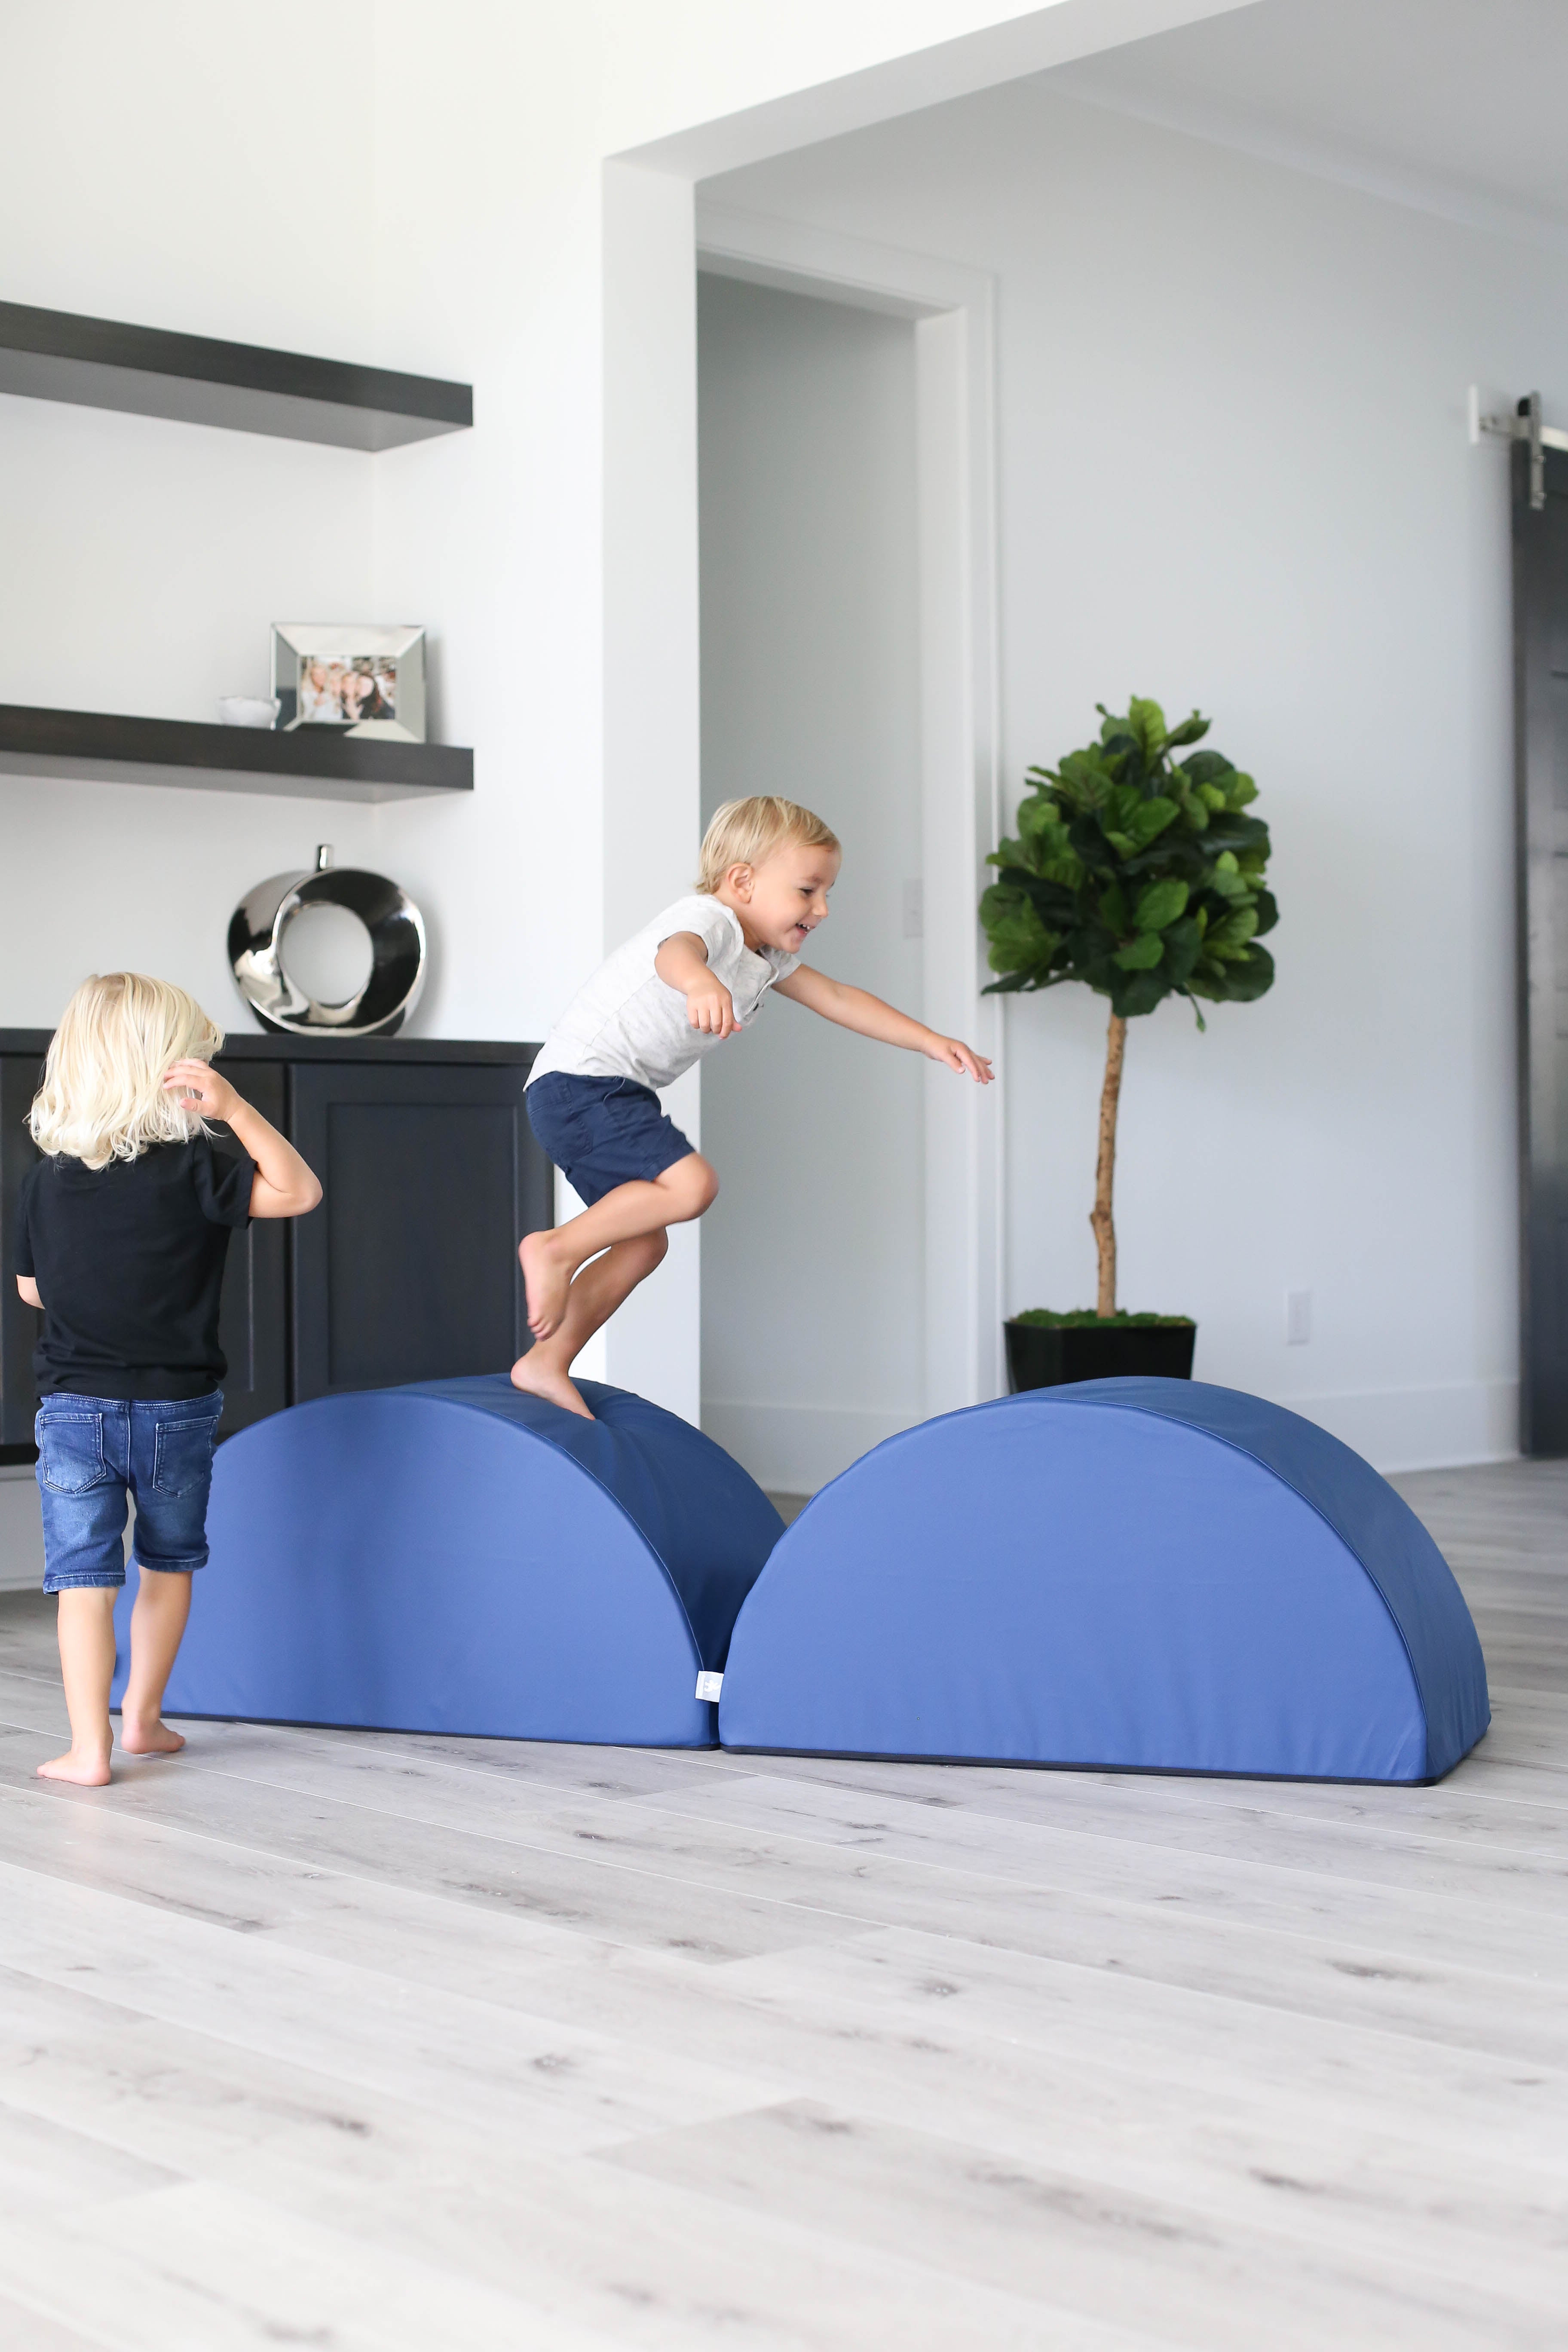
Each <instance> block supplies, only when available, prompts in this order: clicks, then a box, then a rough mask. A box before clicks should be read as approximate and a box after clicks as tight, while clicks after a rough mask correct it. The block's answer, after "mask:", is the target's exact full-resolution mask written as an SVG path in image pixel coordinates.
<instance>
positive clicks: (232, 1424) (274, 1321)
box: [215, 1055, 289, 1438]
mask: <svg viewBox="0 0 1568 2352" xmlns="http://www.w3.org/2000/svg"><path fill="white" fill-rule="evenodd" d="M216 1067H217V1068H218V1069H220V1070H221V1071H222V1072H223V1074H224V1076H225V1077H226V1078H232V1079H233V1081H234V1083H235V1085H236V1086H237V1087H238V1088H239V1089H240V1091H241V1093H242V1094H243V1095H244V1096H245V1098H246V1100H247V1102H249V1103H251V1104H253V1105H254V1106H255V1108H257V1109H258V1111H259V1112H260V1113H261V1116H262V1118H265V1119H268V1120H270V1122H271V1124H272V1125H273V1126H274V1127H276V1128H279V1129H282V1130H283V1131H284V1132H285V1133H287V1131H288V1099H287V1081H286V1078H285V1075H284V1068H283V1065H282V1063H281V1062H252V1061H244V1062H230V1061H229V1060H228V1059H227V1058H226V1056H224V1055H219V1057H218V1061H217V1064H216ZM215 1135H216V1140H217V1141H218V1143H219V1144H220V1145H223V1144H227V1143H229V1142H231V1140H232V1139H231V1138H230V1136H229V1133H228V1130H227V1129H226V1128H222V1127H220V1128H217V1129H215ZM288 1251H289V1224H288V1220H287V1219H286V1218H282V1217H268V1218H266V1219H264V1220H263V1221H262V1222H261V1223H257V1224H252V1225H251V1226H249V1227H248V1228H247V1231H246V1232H244V1233H243V1234H230V1235H229V1239H228V1260H227V1263H226V1265H225V1267H224V1276H223V1297H222V1300H221V1302H220V1305H219V1308H218V1322H217V1336H218V1345H219V1346H220V1347H221V1348H222V1349H223V1352H224V1354H225V1355H226V1358H227V1359H228V1370H227V1371H226V1373H225V1375H224V1382H223V1394H224V1407H223V1419H222V1421H221V1422H220V1423H218V1435H219V1437H220V1438H223V1437H232V1436H233V1435H234V1433H235V1431H236V1430H237V1429H248V1427H249V1426H250V1424H251V1423H252V1422H253V1421H264V1420H265V1419H266V1417H267V1415H268V1413H269V1412H282V1410H283V1407H284V1406H285V1405H286V1404H287V1403H288V1402H289V1267H288Z"/></svg>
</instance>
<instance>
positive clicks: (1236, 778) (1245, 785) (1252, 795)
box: [1225, 768, 1258, 809]
mask: <svg viewBox="0 0 1568 2352" xmlns="http://www.w3.org/2000/svg"><path fill="white" fill-rule="evenodd" d="M1225 797H1226V803H1227V804H1228V806H1230V807H1231V808H1233V809H1239V808H1245V807H1246V806H1247V802H1248V801H1255V800H1256V799H1257V798H1258V786H1257V785H1256V784H1255V783H1254V782H1253V781H1252V778H1251V777H1250V776H1244V775H1243V774H1242V772H1241V770H1240V769H1239V768H1234V769H1233V770H1232V771H1231V772H1230V774H1229V775H1228V776H1227V777H1226V780H1225Z"/></svg>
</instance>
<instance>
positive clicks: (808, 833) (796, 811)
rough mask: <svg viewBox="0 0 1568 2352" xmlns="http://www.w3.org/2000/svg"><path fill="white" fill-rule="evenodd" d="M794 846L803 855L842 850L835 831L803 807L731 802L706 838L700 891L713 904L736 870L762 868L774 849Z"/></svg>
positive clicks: (775, 800)
mask: <svg viewBox="0 0 1568 2352" xmlns="http://www.w3.org/2000/svg"><path fill="white" fill-rule="evenodd" d="M786 842H795V843H797V844H798V845H799V846H800V847H801V848H802V849H837V850H840V851H841V850H842V844H841V843H840V841H839V838H838V835H837V834H836V833H835V832H834V831H833V829H832V827H831V825H826V824H824V823H823V821H822V819H821V818H820V817H819V816H815V815H813V814H812V812H811V810H810V809H808V808H802V807H801V805H800V803H799V802H798V801H785V800H781V799H780V798H779V796H778V794H777V793H758V794H757V795H756V797H755V798H754V799H752V800H749V801H726V802H725V803H724V805H723V807H722V808H718V809H715V810H714V812H713V821H712V823H711V824H710V826H709V828H708V830H707V832H706V833H705V834H704V835H703V836H702V848H701V852H700V856H699V858H698V874H697V887H698V888H699V889H700V890H705V891H707V893H708V895H709V896H710V898H711V897H712V895H713V894H714V892H715V891H716V890H717V889H718V887H719V885H720V883H721V882H722V880H723V879H724V877H725V875H726V874H728V872H729V871H730V868H731V866H760V865H761V864H762V862H763V858H764V857H771V856H773V851H774V850H775V849H782V848H783V847H784V845H785V843H786Z"/></svg>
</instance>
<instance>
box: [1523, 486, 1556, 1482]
mask: <svg viewBox="0 0 1568 2352" xmlns="http://www.w3.org/2000/svg"><path fill="white" fill-rule="evenodd" d="M1511 455H1512V460H1513V470H1512V485H1513V636H1514V728H1515V736H1514V740H1515V746H1516V755H1515V756H1516V770H1517V777H1518V796H1519V971H1520V1118H1521V1137H1520V1173H1521V1196H1522V1197H1521V1227H1522V1234H1521V1239H1522V1251H1523V1267H1522V1284H1521V1290H1522V1297H1521V1312H1522V1323H1523V1329H1522V1335H1521V1338H1522V1346H1521V1354H1522V1362H1521V1389H1520V1411H1521V1433H1520V1443H1521V1446H1522V1447H1523V1450H1524V1452H1525V1453H1526V1454H1568V455H1564V454H1563V453H1562V452H1560V451H1558V450H1554V449H1548V450H1545V451H1544V452H1543V453H1542V457H1543V460H1544V467H1545V490H1546V498H1545V502H1544V504H1543V505H1542V506H1540V507H1536V506H1532V504H1531V494H1530V492H1531V479H1530V477H1531V453H1530V451H1529V449H1528V447H1527V446H1525V445H1524V444H1523V443H1522V442H1516V443H1515V445H1514V447H1513V450H1512V453H1511Z"/></svg>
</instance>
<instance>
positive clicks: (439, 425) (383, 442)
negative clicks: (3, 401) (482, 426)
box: [0, 302, 474, 449]
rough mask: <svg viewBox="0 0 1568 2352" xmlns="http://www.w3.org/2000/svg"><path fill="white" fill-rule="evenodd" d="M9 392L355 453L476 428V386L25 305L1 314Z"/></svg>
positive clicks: (3, 384) (2, 378)
mask: <svg viewBox="0 0 1568 2352" xmlns="http://www.w3.org/2000/svg"><path fill="white" fill-rule="evenodd" d="M0 392H10V393H20V394H24V395H25V396H26V398H28V399H30V400H67V401H74V402H75V403H77V404H79V406H82V407H85V408H123V409H129V410H131V411H132V414H133V415H138V416H169V417H173V418H174V420H175V421H176V423H179V424H183V425H228V426H230V427H232V428H233V430H234V431H236V432H238V433H270V434H274V435H277V436H279V437H281V438H282V439H283V440H285V441H329V442H331V443H333V444H335V445H336V446H338V447H340V448H345V449H396V448H398V447H400V446H402V445H403V443H405V442H406V441H425V440H428V439H429V438H430V437H431V436H433V435H435V434H437V433H460V432H462V431H463V430H464V428H465V427H466V426H468V425H472V423H473V421H474V395H473V390H472V387H471V386H470V385H468V384H466V383H442V382H441V380H440V379H439V378H438V377H436V376H426V375H400V374H398V373H395V371H394V370H393V369H391V368H371V367H353V366H352V365H350V364H349V363H348V362H345V361H342V360H316V359H307V358H305V357H304V356H303V355H302V354H300V352H268V351H263V350H261V349H259V347H258V346H257V345H256V344H253V343H222V342H215V341H213V340H212V338H211V337H210V336H206V335H175V334H171V333H169V332H168V331H166V330H165V329H163V328H162V327H128V326H123V325H121V324H119V323H118V322H117V321H116V320H112V319H84V318H79V317H78V316H77V314H76V313H75V312H74V311H71V310H35V309H33V308H32V307H31V305H30V304H27V303H25V302H0Z"/></svg>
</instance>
